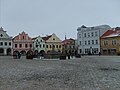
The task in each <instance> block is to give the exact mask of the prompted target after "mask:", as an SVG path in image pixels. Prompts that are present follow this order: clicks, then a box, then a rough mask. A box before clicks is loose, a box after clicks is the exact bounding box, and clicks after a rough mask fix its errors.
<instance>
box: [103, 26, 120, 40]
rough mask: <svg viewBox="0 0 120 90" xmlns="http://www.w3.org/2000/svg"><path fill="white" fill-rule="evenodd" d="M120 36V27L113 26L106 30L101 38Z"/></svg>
mask: <svg viewBox="0 0 120 90" xmlns="http://www.w3.org/2000/svg"><path fill="white" fill-rule="evenodd" d="M116 36H120V27H116V28H112V29H111V30H108V31H106V32H105V33H104V34H103V35H102V36H101V38H107V37H116Z"/></svg>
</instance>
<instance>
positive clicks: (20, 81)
mask: <svg viewBox="0 0 120 90" xmlns="http://www.w3.org/2000/svg"><path fill="white" fill-rule="evenodd" d="M119 89H120V57H119V56H82V57H81V58H77V59H75V58H74V59H67V60H59V59H50V60H48V59H34V60H31V59H30V60H29V59H26V58H25V57H24V56H22V57H21V59H13V57H11V56H0V90H119Z"/></svg>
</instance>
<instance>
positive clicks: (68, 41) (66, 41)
mask: <svg viewBox="0 0 120 90" xmlns="http://www.w3.org/2000/svg"><path fill="white" fill-rule="evenodd" d="M72 41H75V40H74V39H72V38H70V39H66V40H63V41H62V44H69V43H71V42H72Z"/></svg>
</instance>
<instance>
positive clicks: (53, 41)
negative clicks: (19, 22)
mask: <svg viewBox="0 0 120 90" xmlns="http://www.w3.org/2000/svg"><path fill="white" fill-rule="evenodd" d="M42 38H43V39H44V40H45V43H46V50H45V52H46V53H48V52H50V51H56V52H62V41H61V40H60V39H59V38H58V37H57V36H56V35H55V34H54V33H53V34H52V35H49V36H46V37H42Z"/></svg>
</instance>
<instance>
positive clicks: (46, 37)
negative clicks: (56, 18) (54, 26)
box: [42, 35, 52, 41]
mask: <svg viewBox="0 0 120 90" xmlns="http://www.w3.org/2000/svg"><path fill="white" fill-rule="evenodd" d="M51 36H52V35H49V36H45V37H42V39H43V40H45V41H46V40H48V39H49V38H50V37H51Z"/></svg>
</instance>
